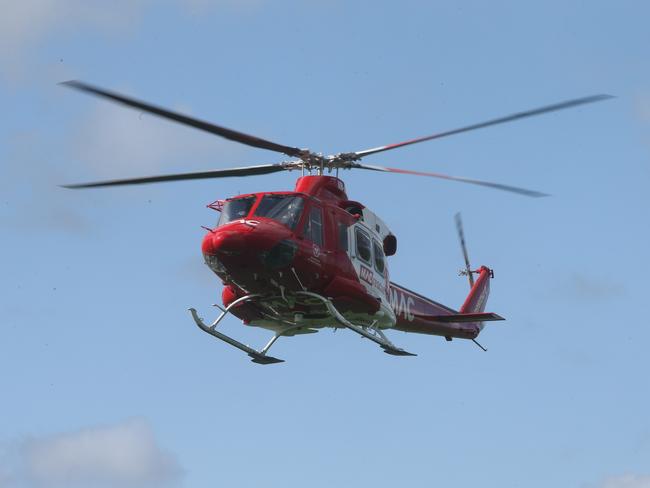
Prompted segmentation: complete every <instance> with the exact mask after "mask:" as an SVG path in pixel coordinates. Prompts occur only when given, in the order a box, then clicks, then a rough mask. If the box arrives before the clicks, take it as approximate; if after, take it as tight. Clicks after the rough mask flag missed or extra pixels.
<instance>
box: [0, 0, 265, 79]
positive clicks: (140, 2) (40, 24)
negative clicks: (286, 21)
mask: <svg viewBox="0 0 650 488" xmlns="http://www.w3.org/2000/svg"><path fill="white" fill-rule="evenodd" d="M265 1H266V0H175V3H176V4H177V5H178V6H179V7H180V8H181V9H182V10H183V11H184V12H186V13H188V14H193V15H197V14H199V15H204V14H205V13H207V12H211V11H214V10H215V9H217V8H229V9H237V10H240V11H244V12H245V11H250V10H253V9H256V8H257V7H259V6H260V5H262V4H263V3H265ZM156 7H157V4H156V2H154V1H152V0H112V1H111V2H105V1H103V0H20V1H16V0H0V68H1V69H0V77H4V78H5V79H6V80H9V81H14V82H16V81H22V80H23V78H24V77H25V76H26V74H27V73H28V72H29V71H30V70H31V69H32V68H33V66H32V65H33V62H34V58H33V54H34V52H35V51H36V50H37V49H38V48H39V47H40V46H42V45H43V44H44V43H45V42H46V41H49V40H50V39H51V38H53V37H54V36H57V38H61V37H63V38H65V37H66V36H69V35H71V34H75V33H77V32H79V31H85V32H90V33H93V34H97V33H100V34H102V35H109V36H114V35H125V34H127V33H130V32H135V28H136V27H137V26H138V25H139V24H140V22H141V21H142V19H143V18H144V16H145V13H146V10H147V8H156Z"/></svg>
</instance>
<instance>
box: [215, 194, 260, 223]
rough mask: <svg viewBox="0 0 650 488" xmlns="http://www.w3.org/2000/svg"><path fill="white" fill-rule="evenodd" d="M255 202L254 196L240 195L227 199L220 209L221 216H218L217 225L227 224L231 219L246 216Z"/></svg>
mask: <svg viewBox="0 0 650 488" xmlns="http://www.w3.org/2000/svg"><path fill="white" fill-rule="evenodd" d="M253 202H255V197H242V198H233V199H232V200H227V201H226V202H225V203H224V204H223V208H222V209H221V217H219V223H218V224H217V226H219V225H223V224H227V223H228V222H231V221H233V220H238V219H243V218H245V217H247V216H248V212H250V210H251V207H252V206H253Z"/></svg>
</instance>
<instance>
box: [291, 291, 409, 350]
mask: <svg viewBox="0 0 650 488" xmlns="http://www.w3.org/2000/svg"><path fill="white" fill-rule="evenodd" d="M296 293H298V294H300V295H306V296H309V297H313V298H317V299H319V300H320V301H321V302H323V304H324V305H325V306H326V307H327V310H328V312H329V313H330V314H331V315H332V317H334V318H335V319H336V320H337V322H339V323H340V324H341V325H343V326H345V327H347V328H348V329H350V330H352V331H353V332H356V333H357V334H359V335H360V336H363V337H365V338H366V339H370V340H371V341H372V342H375V343H377V344H379V346H380V347H381V348H382V349H383V350H384V352H385V353H386V354H392V355H393V356H417V354H413V353H412V352H408V351H405V350H404V349H402V348H399V347H397V346H396V345H395V344H393V343H392V342H391V341H389V340H388V337H386V336H385V335H384V333H383V332H382V331H381V330H379V329H376V328H374V327H362V326H360V325H355V324H353V323H351V322H350V321H348V320H347V319H346V318H345V317H344V316H343V315H341V313H340V312H339V311H338V310H337V309H336V307H335V306H334V304H333V303H332V301H331V300H329V299H327V298H325V297H324V296H321V295H318V294H317V293H312V292H309V291H298V292H296Z"/></svg>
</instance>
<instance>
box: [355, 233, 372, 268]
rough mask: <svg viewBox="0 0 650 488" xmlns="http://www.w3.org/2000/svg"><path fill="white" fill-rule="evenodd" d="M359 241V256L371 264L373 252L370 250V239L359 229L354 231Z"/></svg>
mask: <svg viewBox="0 0 650 488" xmlns="http://www.w3.org/2000/svg"><path fill="white" fill-rule="evenodd" d="M354 233H355V236H356V240H357V256H358V257H359V258H360V259H362V260H363V261H365V262H366V263H368V264H370V260H371V259H372V251H371V250H370V237H368V235H367V234H366V233H365V232H363V231H362V230H361V229H359V228H358V227H357V228H356V229H355V230H354Z"/></svg>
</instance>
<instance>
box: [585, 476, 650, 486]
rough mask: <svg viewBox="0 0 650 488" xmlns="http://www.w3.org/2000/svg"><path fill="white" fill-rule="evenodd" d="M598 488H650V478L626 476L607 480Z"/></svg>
mask: <svg viewBox="0 0 650 488" xmlns="http://www.w3.org/2000/svg"><path fill="white" fill-rule="evenodd" d="M598 488H650V476H642V475H636V474H626V475H623V476H613V477H609V478H605V479H604V480H603V481H602V483H600V484H599V485H598Z"/></svg>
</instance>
